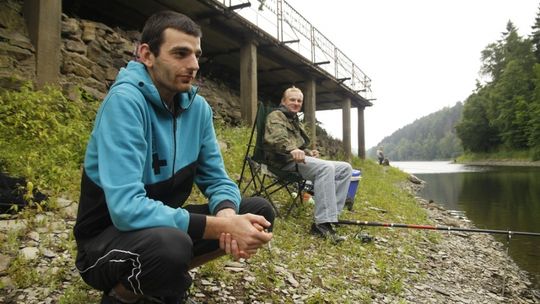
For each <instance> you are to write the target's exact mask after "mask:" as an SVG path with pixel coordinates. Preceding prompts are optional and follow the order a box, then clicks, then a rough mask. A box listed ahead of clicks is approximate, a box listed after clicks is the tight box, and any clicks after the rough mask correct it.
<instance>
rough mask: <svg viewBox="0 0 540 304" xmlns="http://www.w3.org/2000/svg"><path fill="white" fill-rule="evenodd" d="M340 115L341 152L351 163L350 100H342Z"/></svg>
mask: <svg viewBox="0 0 540 304" xmlns="http://www.w3.org/2000/svg"><path fill="white" fill-rule="evenodd" d="M341 113H342V115H343V117H342V123H343V134H342V135H343V152H344V157H345V160H347V161H349V162H350V161H351V98H349V97H347V98H345V100H343V103H342V109H341Z"/></svg>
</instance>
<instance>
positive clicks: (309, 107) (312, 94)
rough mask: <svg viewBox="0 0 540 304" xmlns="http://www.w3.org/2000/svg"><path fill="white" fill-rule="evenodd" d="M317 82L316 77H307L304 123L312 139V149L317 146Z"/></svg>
mask: <svg viewBox="0 0 540 304" xmlns="http://www.w3.org/2000/svg"><path fill="white" fill-rule="evenodd" d="M316 92H317V84H316V82H315V79H314V78H309V79H306V81H305V87H304V125H305V127H306V131H307V133H308V135H309V137H310V139H311V145H312V146H311V147H310V148H311V149H316V148H317V134H316V133H317V131H316V130H317V129H316V124H315V111H316V110H317V109H316V103H317V96H316Z"/></svg>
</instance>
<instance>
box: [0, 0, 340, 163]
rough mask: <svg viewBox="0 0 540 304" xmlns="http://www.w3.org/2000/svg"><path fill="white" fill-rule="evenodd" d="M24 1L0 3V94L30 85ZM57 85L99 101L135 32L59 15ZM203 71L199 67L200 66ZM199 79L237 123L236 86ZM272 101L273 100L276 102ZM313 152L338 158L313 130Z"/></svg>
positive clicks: (222, 116)
mask: <svg viewBox="0 0 540 304" xmlns="http://www.w3.org/2000/svg"><path fill="white" fill-rule="evenodd" d="M22 5H23V0H0V89H2V88H4V89H17V88H18V87H20V85H21V84H22V83H23V82H25V81H31V82H35V80H36V79H35V74H36V69H35V60H36V59H35V49H34V47H33V46H32V43H31V41H30V38H29V36H28V31H27V29H26V23H25V20H24V17H23V15H22ZM61 35H62V46H61V67H60V71H59V72H60V85H61V87H62V89H63V91H64V92H65V93H66V95H67V96H68V97H69V98H70V99H77V98H80V96H81V91H83V92H84V93H85V94H87V95H90V96H92V97H94V98H95V99H98V100H101V99H103V97H104V96H105V94H106V93H107V90H108V88H109V86H110V85H111V84H112V83H113V81H114V79H115V77H116V74H117V73H118V70H119V69H120V68H121V67H123V66H125V65H126V64H127V62H128V61H129V60H131V59H132V58H133V52H134V50H135V42H136V41H137V40H138V39H139V37H140V33H139V32H137V31H127V30H123V29H120V28H111V27H109V26H107V25H105V24H103V23H100V22H94V21H91V20H82V19H79V18H74V17H71V16H68V15H66V14H62V33H61ZM201 68H202V70H203V71H204V70H205V69H204V67H201ZM228 78H229V77H222V78H220V79H223V80H217V81H216V80H212V79H210V78H205V77H204V75H199V76H198V85H199V87H200V88H201V89H200V91H199V94H200V95H202V96H204V97H205V98H206V99H207V101H208V102H209V103H210V105H211V106H212V108H213V109H214V118H215V119H217V120H221V121H224V122H225V123H227V124H230V125H238V124H240V123H241V112H240V96H239V95H240V93H239V91H238V85H237V84H234V83H233V82H227V79H228ZM275 102H277V101H275ZM317 132H318V134H321V135H322V136H321V135H319V136H318V143H317V147H318V148H319V149H320V150H321V152H322V153H323V155H325V156H329V157H334V156H336V155H338V154H341V153H340V152H341V151H342V145H341V142H340V141H339V140H335V139H332V138H329V137H327V136H325V135H326V134H325V133H326V132H323V131H321V130H318V131H317Z"/></svg>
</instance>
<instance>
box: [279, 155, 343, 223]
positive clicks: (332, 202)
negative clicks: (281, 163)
mask: <svg viewBox="0 0 540 304" xmlns="http://www.w3.org/2000/svg"><path fill="white" fill-rule="evenodd" d="M284 169H285V170H287V171H293V170H295V163H290V164H288V165H287V166H285V167H284ZM298 172H299V173H300V175H301V176H302V177H303V178H304V179H307V180H310V181H312V182H313V190H314V192H315V195H314V196H313V199H314V200H315V214H314V215H313V217H314V221H315V223H316V224H321V223H335V222H337V221H338V215H339V214H340V213H341V211H342V210H343V207H344V206H345V199H347V192H348V191H349V184H350V183H351V174H352V167H351V165H350V164H349V163H346V162H341V161H331V160H324V159H320V158H314V157H310V156H306V161H305V163H299V164H298Z"/></svg>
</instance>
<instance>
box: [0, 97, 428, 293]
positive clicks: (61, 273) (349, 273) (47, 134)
mask: <svg viewBox="0 0 540 304" xmlns="http://www.w3.org/2000/svg"><path fill="white" fill-rule="evenodd" d="M14 100H15V101H20V104H19V106H18V107H17V106H16V105H14V104H13V101H14ZM25 100H30V101H28V102H26V101H25ZM55 100H60V102H70V101H67V100H66V99H65V97H63V96H62V95H61V93H60V92H59V91H58V90H56V89H46V90H44V91H33V90H31V89H30V88H27V89H25V90H23V91H22V92H18V93H17V92H10V93H9V95H6V94H4V95H2V97H1V98H0V118H1V119H0V121H1V122H2V123H1V124H0V135H2V136H0V138H6V137H4V136H5V135H7V134H9V135H10V136H11V137H10V138H11V140H10V142H12V143H18V144H13V145H4V143H3V142H2V143H0V163H1V164H3V166H0V169H2V170H6V171H7V172H8V173H10V174H13V175H17V176H24V177H25V178H27V179H28V180H29V181H30V182H32V183H33V184H34V185H36V186H37V187H39V189H40V190H45V191H47V193H48V194H49V195H50V197H51V198H50V199H49V201H46V202H45V204H44V205H43V206H42V208H37V207H36V206H34V207H31V208H27V209H25V210H23V211H22V212H21V213H19V214H18V216H17V218H18V219H19V220H25V221H26V222H27V225H26V228H22V229H20V230H14V231H10V232H9V233H8V234H7V235H4V236H0V241H1V242H0V253H1V254H4V255H9V256H12V257H14V259H13V261H12V263H11V265H10V266H9V268H8V270H7V272H8V274H9V275H10V277H11V279H12V283H13V284H14V285H15V287H16V288H25V287H29V286H32V287H43V288H46V289H47V288H50V290H49V289H47V290H48V292H49V293H50V294H49V296H50V295H51V294H55V295H56V297H57V298H58V299H59V300H58V301H59V303H71V304H77V303H97V302H98V298H99V294H100V293H99V292H97V291H94V290H92V289H91V288H90V287H88V286H87V285H86V284H84V283H83V282H82V280H81V279H80V277H79V276H78V274H77V273H76V271H75V268H74V258H75V252H76V250H75V242H74V239H73V235H72V234H71V233H69V234H68V235H65V233H62V232H61V233H60V234H59V235H57V234H58V231H64V230H65V229H66V227H67V228H69V230H68V231H71V230H70V229H71V225H72V222H67V223H66V221H65V220H64V219H63V218H62V214H64V213H63V211H62V210H61V209H60V208H59V207H58V206H56V203H55V201H54V198H55V197H60V196H65V197H69V198H76V197H78V185H79V179H78V176H80V166H81V162H82V156H83V153H84V151H83V150H84V149H83V147H84V144H85V141H86V138H87V136H88V134H90V128H91V122H92V119H93V113H95V106H96V104H92V103H90V105H88V104H84V105H83V104H77V103H75V104H73V106H65V107H62V108H61V112H62V113H61V115H62V117H63V119H65V120H67V121H69V122H70V123H69V124H66V125H65V128H64V126H61V127H59V126H57V125H56V124H55V123H54V120H52V121H51V119H48V118H46V115H43V114H40V115H38V116H35V117H34V116H32V117H33V118H32V120H31V121H32V126H30V127H28V128H30V129H31V130H33V132H38V133H39V132H41V133H39V134H41V135H40V136H41V137H32V136H27V134H26V133H24V132H18V131H16V130H13V128H14V127H17V126H22V125H21V123H22V122H21V121H17V120H16V119H15V118H12V119H11V120H7V123H6V120H4V118H5V117H6V116H5V115H7V114H8V112H9V113H17V117H18V119H19V120H25V119H27V118H28V117H29V116H28V115H37V114H31V113H30V112H32V111H35V109H36V107H37V109H38V110H39V112H40V113H52V112H58V111H59V110H58V106H59V105H58V102H55ZM30 104H38V106H34V107H31V106H30ZM86 108H88V109H89V110H88V112H89V113H91V114H92V115H90V114H88V113H87V114H84V115H83V114H81V109H86ZM6 109H8V110H9V111H7V110H6ZM85 113H86V112H85ZM51 115H52V116H54V115H53V114H51ZM55 115H56V114H55ZM57 115H60V114H57ZM40 117H41V120H40ZM57 119H58V118H55V120H57ZM51 125H52V126H53V127H48V126H51ZM250 131H251V130H250V128H249V127H230V126H226V125H223V124H222V123H219V122H216V133H217V135H218V138H219V140H220V142H221V143H222V144H223V146H225V147H224V149H223V150H222V152H223V156H224V160H225V164H226V167H227V170H228V173H229V175H230V176H231V178H232V179H234V180H237V179H238V177H239V176H240V171H241V169H242V160H243V157H244V153H245V149H246V144H247V142H248V139H249V135H250ZM75 134H76V135H75ZM42 137H44V138H48V139H50V141H51V142H52V143H49V142H47V141H44V140H43V138H42ZM83 142H84V143H83ZM50 145H54V147H53V146H50ZM22 146H24V148H22ZM21 148H22V149H21ZM61 164H63V165H61ZM352 165H353V168H356V169H361V170H362V176H363V178H362V179H361V180H360V182H359V187H358V192H357V194H356V202H355V208H354V211H352V212H350V211H344V212H343V214H342V215H341V218H343V219H355V220H369V221H384V222H406V223H425V222H426V221H427V216H426V213H425V212H424V210H423V209H422V208H420V207H419V206H418V205H417V202H416V200H415V198H414V197H413V196H412V195H411V194H410V193H409V192H407V191H406V190H404V189H403V188H402V187H400V185H401V184H403V183H405V182H406V174H405V173H403V172H401V171H399V170H397V169H395V168H391V167H383V166H379V165H377V164H375V163H374V162H373V161H371V160H366V161H364V160H360V159H358V158H354V159H353V161H352ZM194 190H195V191H194V192H193V194H192V197H191V198H190V200H192V201H193V200H195V201H199V202H204V198H203V197H202V195H201V194H200V192H198V191H197V190H196V189H194ZM277 202H278V206H279V207H280V208H281V209H282V210H283V211H284V210H285V209H286V208H287V206H288V203H289V200H288V197H287V196H286V195H285V194H284V193H281V194H279V195H278V198H277ZM312 214H313V206H312V205H309V204H304V205H302V206H300V207H299V208H297V209H295V210H294V212H293V214H292V215H291V216H290V217H288V218H278V219H277V220H276V223H275V229H274V239H273V241H272V247H271V249H262V250H260V251H259V253H258V254H257V255H255V256H254V257H253V258H252V259H250V260H249V261H246V267H245V271H243V272H238V273H236V272H230V271H224V267H225V265H226V263H228V262H230V259H229V258H227V257H224V258H221V259H218V260H215V261H213V262H211V263H208V264H206V265H204V266H202V267H200V268H199V269H198V270H197V272H196V273H194V275H195V277H196V280H195V284H194V287H193V292H194V293H202V294H204V295H205V301H206V302H209V303H213V302H220V301H224V300H223V297H224V294H223V293H222V291H221V290H228V291H230V294H232V295H236V297H237V299H245V301H246V302H249V301H250V300H249V299H252V300H253V299H256V300H258V301H267V302H274V303H293V301H294V299H297V300H301V301H303V302H304V303H371V302H373V301H374V300H373V299H376V298H377V296H378V295H381V294H384V295H389V296H394V297H395V298H396V299H397V302H405V301H404V300H403V299H400V298H399V294H400V292H401V291H402V290H403V286H404V282H405V280H406V279H408V278H410V276H411V274H410V273H409V272H408V271H407V269H413V268H415V265H417V263H419V261H420V262H421V261H422V259H423V258H424V257H423V256H420V255H419V254H418V253H417V251H416V250H415V248H416V246H419V245H418V244H419V243H420V242H423V241H425V240H426V234H425V233H423V232H419V231H414V230H399V229H396V230H394V229H387V228H361V227H356V226H343V227H339V228H338V231H339V233H341V234H343V235H346V236H347V237H348V240H347V241H346V242H344V243H342V244H340V245H333V244H331V243H330V242H329V241H326V240H323V239H319V238H315V237H313V236H310V235H309V233H308V231H309V226H310V224H311V221H312ZM30 231H39V235H40V244H39V245H38V246H46V247H47V248H52V249H53V250H54V252H55V254H56V257H55V258H53V259H51V261H50V263H49V266H48V268H45V269H42V267H41V268H40V267H38V265H39V263H40V260H41V259H42V258H43V257H42V255H43V251H40V257H39V258H38V259H37V260H33V261H26V260H24V259H21V258H20V256H18V254H19V253H18V252H19V248H20V246H21V244H22V243H23V242H26V240H27V239H26V238H27V233H28V232H30ZM361 232H362V233H369V234H370V235H373V236H376V238H377V241H376V242H371V243H367V244H365V243H362V242H361V241H359V240H358V239H356V235H357V234H358V233H361ZM429 241H431V242H436V241H437V237H433V236H430V239H429ZM420 275H422V274H413V276H420ZM246 278H247V279H246ZM201 279H205V280H206V281H207V282H210V283H211V284H210V285H208V286H206V285H202V284H201ZM239 282H241V283H239ZM215 286H219V290H220V291H217V292H216V291H212V287H215ZM227 288H229V289H227ZM8 290H9V291H10V292H12V293H14V292H16V291H14V290H12V289H9V288H8V287H7V286H5V285H3V284H2V283H0V293H3V294H6V293H7V291H8ZM43 296H44V297H47V295H43ZM294 297H296V298H294Z"/></svg>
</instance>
